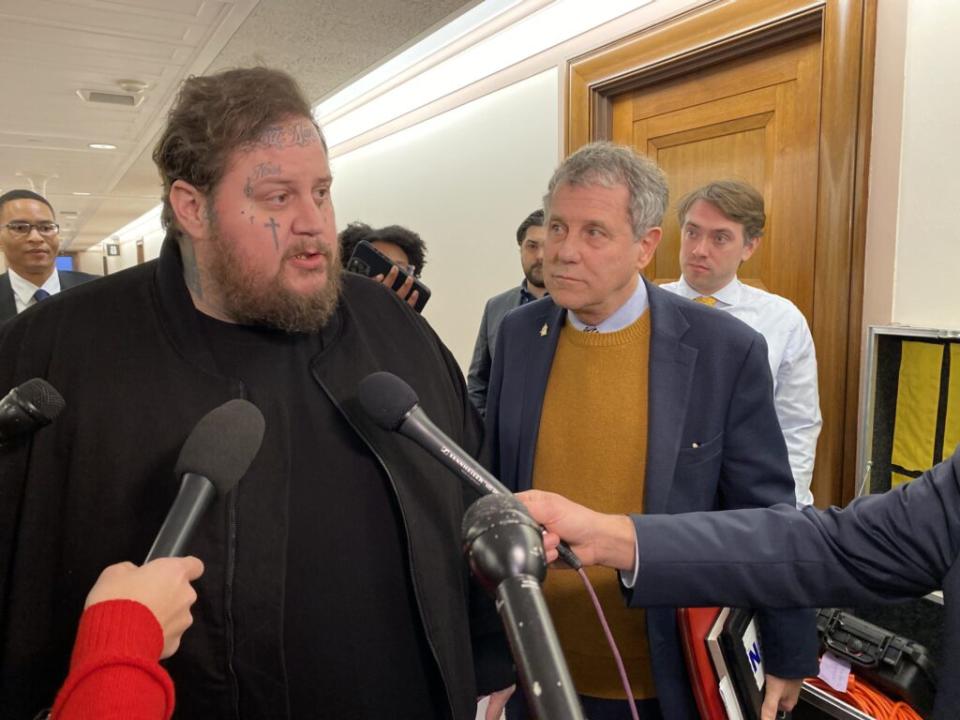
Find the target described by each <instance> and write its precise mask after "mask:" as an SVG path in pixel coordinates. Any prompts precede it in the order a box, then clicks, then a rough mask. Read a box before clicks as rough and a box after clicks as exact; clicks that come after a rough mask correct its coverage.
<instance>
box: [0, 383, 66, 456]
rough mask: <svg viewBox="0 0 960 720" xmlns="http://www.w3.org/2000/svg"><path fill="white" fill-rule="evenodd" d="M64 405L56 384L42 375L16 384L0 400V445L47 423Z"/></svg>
mask: <svg viewBox="0 0 960 720" xmlns="http://www.w3.org/2000/svg"><path fill="white" fill-rule="evenodd" d="M65 405H66V403H64V402H63V397H61V395H60V393H58V392H57V390H56V388H54V387H53V385H51V384H50V383H48V382H47V381H46V380H44V379H43V378H33V379H32V380H27V381H26V382H25V383H22V384H21V385H18V386H17V387H15V388H14V389H13V390H11V391H10V392H8V393H7V395H6V397H4V398H3V400H0V447H2V446H4V445H6V444H7V443H9V442H10V441H12V440H13V439H14V438H18V437H22V436H24V435H32V434H33V433H35V432H36V431H37V430H39V429H40V428H42V427H45V426H46V425H49V424H50V423H51V422H53V420H54V418H56V417H57V415H59V414H60V412H61V411H62V410H63V408H64V406H65Z"/></svg>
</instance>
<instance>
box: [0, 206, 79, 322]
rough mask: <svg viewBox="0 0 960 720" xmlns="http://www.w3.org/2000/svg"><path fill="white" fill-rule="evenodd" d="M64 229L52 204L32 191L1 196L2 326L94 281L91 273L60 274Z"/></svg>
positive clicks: (0, 319)
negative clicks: (59, 253) (26, 312)
mask: <svg viewBox="0 0 960 720" xmlns="http://www.w3.org/2000/svg"><path fill="white" fill-rule="evenodd" d="M59 250H60V226H59V225H58V224H57V222H56V217H55V216H54V214H53V206H52V205H51V204H50V202H49V201H48V200H47V199H46V198H45V197H43V196H42V195H38V194H37V193H35V192H33V191H32V190H10V191H9V192H6V193H4V194H3V195H0V252H2V253H3V255H4V257H5V258H6V261H7V272H5V273H2V274H0V323H3V322H6V321H7V320H9V319H11V318H14V317H16V316H17V315H18V314H19V313H22V312H23V311H24V310H26V309H27V308H28V307H31V306H33V305H36V304H37V303H38V302H40V301H41V300H44V299H46V298H48V297H50V296H51V295H56V294H57V293H59V292H60V291H61V290H66V289H68V288H72V287H74V286H75V285H80V284H81V283H85V282H88V281H89V280H93V279H94V278H95V277H96V276H95V275H88V274H87V273H81V272H71V271H66V270H62V271H57V269H56V259H57V253H58V252H59Z"/></svg>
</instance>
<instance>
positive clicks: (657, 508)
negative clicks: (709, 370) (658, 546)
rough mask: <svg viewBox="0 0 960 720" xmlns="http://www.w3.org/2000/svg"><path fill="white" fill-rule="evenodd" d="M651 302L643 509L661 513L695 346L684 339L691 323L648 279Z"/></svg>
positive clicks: (686, 400)
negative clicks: (683, 340) (647, 428)
mask: <svg viewBox="0 0 960 720" xmlns="http://www.w3.org/2000/svg"><path fill="white" fill-rule="evenodd" d="M644 283H646V285H647V297H648V298H649V301H650V329H651V334H650V363H649V366H650V379H649V387H648V391H647V396H648V398H649V412H648V415H647V424H648V427H649V430H648V436H647V472H646V482H645V484H644V500H643V502H644V512H645V513H663V512H665V511H666V510H667V500H668V498H669V497H670V489H671V487H672V485H673V479H674V474H675V468H676V463H677V455H678V453H679V451H680V439H681V436H682V434H683V426H684V421H685V420H686V415H687V408H688V405H689V403H690V391H691V388H692V386H693V371H694V367H695V365H696V360H697V350H696V348H693V347H690V346H689V345H684V344H683V343H681V342H680V339H681V338H682V337H683V334H684V333H685V332H686V331H687V328H688V327H689V323H688V322H687V320H686V318H684V317H683V315H682V314H681V313H680V311H679V310H678V309H677V307H676V305H675V304H674V303H672V302H670V298H669V297H668V296H667V291H666V290H660V289H659V288H657V287H656V286H654V285H651V284H650V283H649V282H647V281H646V279H644Z"/></svg>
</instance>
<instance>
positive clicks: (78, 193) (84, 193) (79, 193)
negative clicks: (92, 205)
mask: <svg viewBox="0 0 960 720" xmlns="http://www.w3.org/2000/svg"><path fill="white" fill-rule="evenodd" d="M73 194H74V195H81V196H86V195H89V194H90V193H88V192H74V193H73Z"/></svg>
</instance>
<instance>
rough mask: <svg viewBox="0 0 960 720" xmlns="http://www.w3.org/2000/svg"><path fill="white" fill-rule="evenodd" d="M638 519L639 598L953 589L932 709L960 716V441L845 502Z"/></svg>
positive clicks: (876, 598) (747, 599)
mask: <svg viewBox="0 0 960 720" xmlns="http://www.w3.org/2000/svg"><path fill="white" fill-rule="evenodd" d="M634 522H635V524H636V526H637V539H638V543H639V547H640V574H639V575H638V576H637V583H636V588H637V590H636V591H635V592H634V593H633V597H632V598H631V601H632V603H633V604H634V605H648V604H649V605H660V604H662V603H676V602H681V603H685V604H691V605H697V604H706V605H712V604H723V605H737V606H743V605H765V606H769V607H791V606H795V605H808V606H841V607H846V606H851V605H862V604H874V603H881V602H894V601H897V600H903V599H905V598H911V597H920V596H922V595H926V594H927V593H928V592H930V591H931V590H937V589H943V596H944V606H945V615H946V637H945V638H944V645H943V661H942V663H941V665H940V668H939V675H940V677H939V680H938V687H939V692H938V693H937V700H936V704H935V706H934V711H933V716H932V717H933V719H934V720H946V718H955V717H956V716H957V708H960V605H958V601H957V598H958V597H960V562H958V560H957V556H958V553H960V448H958V450H957V451H956V452H954V454H953V457H951V458H950V459H948V460H946V461H944V462H943V463H941V464H940V465H937V466H936V467H935V468H933V469H932V470H928V471H927V472H925V473H924V474H923V475H922V476H920V477H919V478H917V479H916V480H913V481H912V482H910V483H909V484H907V485H904V486H901V487H899V488H897V489H896V490H891V491H890V492H888V493H885V494H883V495H871V496H868V497H864V498H860V499H858V500H854V501H853V502H852V503H851V504H850V506H849V507H847V508H845V509H843V510H841V509H839V508H831V509H829V510H826V511H821V510H817V509H816V508H813V507H807V508H804V509H803V511H797V510H796V509H794V508H793V507H788V506H778V507H776V508H770V509H765V510H738V511H736V512H729V513H691V514H689V515H683V516H681V517H671V518H662V517H636V518H635V519H634Z"/></svg>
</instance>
